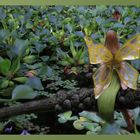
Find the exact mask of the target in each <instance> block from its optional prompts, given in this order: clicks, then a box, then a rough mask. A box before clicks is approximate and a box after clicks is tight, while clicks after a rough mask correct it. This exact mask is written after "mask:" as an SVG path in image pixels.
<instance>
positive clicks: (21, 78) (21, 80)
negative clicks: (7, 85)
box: [13, 77, 28, 84]
mask: <svg viewBox="0 0 140 140" xmlns="http://www.w3.org/2000/svg"><path fill="white" fill-rule="evenodd" d="M13 80H14V81H17V82H19V83H23V84H24V83H25V82H26V81H27V80H28V78H27V77H17V78H14V79H13Z"/></svg>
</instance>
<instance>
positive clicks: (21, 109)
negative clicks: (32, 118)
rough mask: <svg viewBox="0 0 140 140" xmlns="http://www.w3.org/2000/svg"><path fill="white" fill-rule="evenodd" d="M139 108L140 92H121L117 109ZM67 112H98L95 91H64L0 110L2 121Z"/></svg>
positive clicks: (117, 99)
mask: <svg viewBox="0 0 140 140" xmlns="http://www.w3.org/2000/svg"><path fill="white" fill-rule="evenodd" d="M134 92H135V93H134ZM138 106H140V91H139V90H137V91H132V90H129V89H128V90H126V91H120V92H119V94H118V95H117V98H116V105H115V109H117V110H119V109H121V108H127V109H132V108H135V107H138ZM67 110H72V111H74V112H79V111H82V110H90V111H98V107H97V101H96V100H95V99H94V96H93V89H87V88H82V89H80V90H78V91H75V92H74V91H73V92H72V91H71V92H67V91H63V90H62V91H59V92H57V93H56V94H55V95H52V96H50V97H47V98H45V99H39V100H34V101H29V102H26V103H21V104H18V105H13V106H10V107H3V108H1V109H0V119H5V118H9V117H11V116H15V115H21V114H26V113H36V112H41V111H46V112H47V111H56V112H58V113H60V112H63V111H67Z"/></svg>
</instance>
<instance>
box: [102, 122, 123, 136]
mask: <svg viewBox="0 0 140 140" xmlns="http://www.w3.org/2000/svg"><path fill="white" fill-rule="evenodd" d="M120 130H121V129H120V127H119V126H118V125H116V124H108V123H106V124H104V126H103V127H102V130H101V132H100V134H109V135H113V134H119V132H120Z"/></svg>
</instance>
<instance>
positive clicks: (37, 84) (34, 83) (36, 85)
mask: <svg viewBox="0 0 140 140" xmlns="http://www.w3.org/2000/svg"><path fill="white" fill-rule="evenodd" d="M26 85H29V86H30V87H32V88H33V89H37V90H43V89H44V88H43V86H42V83H41V80H40V78H38V77H31V78H29V79H28V80H27V81H26Z"/></svg>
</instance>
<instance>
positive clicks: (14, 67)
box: [10, 57, 20, 74]
mask: <svg viewBox="0 0 140 140" xmlns="http://www.w3.org/2000/svg"><path fill="white" fill-rule="evenodd" d="M19 69H20V58H19V57H17V58H16V59H15V60H14V61H13V63H12V66H11V68H10V71H11V72H12V73H13V74H15V73H16V72H17V71H18V70H19Z"/></svg>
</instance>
